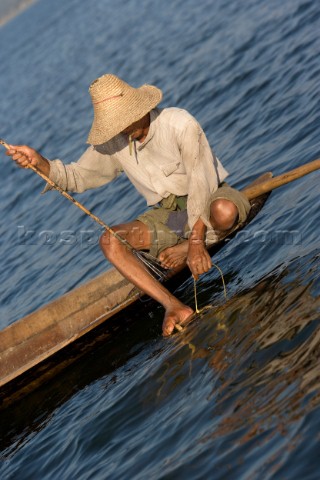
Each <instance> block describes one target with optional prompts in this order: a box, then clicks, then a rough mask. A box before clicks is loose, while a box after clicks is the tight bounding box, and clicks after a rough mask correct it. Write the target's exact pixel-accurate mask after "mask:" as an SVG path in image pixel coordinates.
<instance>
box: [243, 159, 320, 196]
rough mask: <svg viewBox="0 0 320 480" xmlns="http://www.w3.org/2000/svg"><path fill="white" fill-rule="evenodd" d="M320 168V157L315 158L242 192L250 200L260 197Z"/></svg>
mask: <svg viewBox="0 0 320 480" xmlns="http://www.w3.org/2000/svg"><path fill="white" fill-rule="evenodd" d="M319 169H320V159H318V160H313V162H309V163H306V164H305V165H301V167H298V168H295V169H294V170H290V171H289V172H287V173H283V174H282V175H278V176H277V177H273V178H270V179H269V180H266V181H264V182H262V183H258V184H257V185H252V186H251V187H246V188H244V189H243V190H242V193H244V194H245V196H246V197H247V198H248V200H252V199H254V198H257V197H259V196H260V195H262V194H264V193H267V192H271V190H274V189H275V188H278V187H281V186H282V185H286V184H287V183H290V182H293V181H294V180H297V179H298V178H301V177H303V176H304V175H307V174H308V173H311V172H314V171H315V170H319Z"/></svg>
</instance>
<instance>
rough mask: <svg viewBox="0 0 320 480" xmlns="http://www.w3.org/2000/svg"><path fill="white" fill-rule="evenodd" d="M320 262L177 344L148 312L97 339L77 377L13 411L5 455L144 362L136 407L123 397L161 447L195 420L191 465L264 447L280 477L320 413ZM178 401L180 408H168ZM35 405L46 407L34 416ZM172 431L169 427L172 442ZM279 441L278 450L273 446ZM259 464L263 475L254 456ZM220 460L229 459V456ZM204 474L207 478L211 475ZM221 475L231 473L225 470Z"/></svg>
mask: <svg viewBox="0 0 320 480" xmlns="http://www.w3.org/2000/svg"><path fill="white" fill-rule="evenodd" d="M318 258H319V255H316V256H313V258H308V257H305V258H303V259H297V260H296V261H295V262H293V263H292V264H291V266H290V267H287V268H285V269H283V270H282V272H280V273H274V274H273V275H271V276H268V277H267V278H265V279H263V280H262V281H261V282H260V283H259V284H258V285H256V286H254V287H253V288H252V289H250V290H248V291H245V292H243V293H242V294H240V295H238V296H237V297H235V298H232V299H231V300H229V301H228V302H227V303H225V304H222V305H220V306H218V307H212V308H211V309H209V310H207V311H205V312H204V313H203V314H202V315H200V316H199V317H198V318H197V319H196V320H195V321H194V322H193V323H192V324H191V325H189V326H188V327H187V328H186V329H185V331H184V332H183V333H182V334H176V335H174V336H173V337H172V338H171V339H169V340H162V339H159V337H158V327H159V325H158V323H159V319H160V316H158V317H157V316H156V318H154V319H153V320H151V323H150V325H149V328H148V329H146V328H145V324H144V323H143V322H141V321H140V322H139V318H138V315H137V316H136V318H134V315H132V316H131V319H126V320H125V328H124V325H122V327H121V328H120V329H117V327H115V325H111V326H110V328H111V330H112V329H114V331H112V335H109V334H110V332H109V334H108V333H106V332H105V333H104V336H102V337H101V338H100V340H99V338H97V339H96V343H95V341H93V340H92V342H91V349H90V350H89V351H88V350H87V351H86V352H85V355H84V356H83V357H82V359H81V362H79V363H78V364H74V365H73V367H72V370H69V371H65V372H64V373H63V374H62V376H61V377H59V379H55V380H52V381H51V383H49V384H48V385H47V386H45V387H42V388H41V389H40V390H39V391H38V392H36V393H33V394H32V395H30V396H29V397H28V398H27V400H26V401H24V402H23V407H22V406H21V405H20V406H17V405H16V406H15V407H12V409H11V413H10V415H7V417H6V420H5V423H4V424H3V425H4V426H5V430H6V435H5V444H6V449H5V456H8V455H12V454H14V453H15V452H16V451H17V450H18V449H19V448H20V447H21V446H22V445H23V444H25V443H26V442H28V440H30V438H31V437H32V435H33V434H34V432H36V431H39V430H40V429H42V428H43V427H44V426H45V425H46V424H47V423H48V422H50V421H51V417H52V415H53V413H54V411H55V410H56V409H57V408H59V406H60V405H61V404H62V403H63V402H65V401H66V400H67V399H68V398H69V399H70V398H71V402H72V398H73V396H74V401H76V397H77V391H78V392H80V391H82V390H85V389H86V386H87V385H89V384H93V382H97V381H98V384H100V385H101V387H102V385H103V389H104V390H105V391H106V392H108V391H110V390H111V391H112V390H114V389H116V388H117V383H120V384H121V382H122V381H123V378H121V372H120V371H121V366H123V365H125V364H126V367H125V368H126V374H127V373H128V372H129V371H130V375H131V374H132V372H134V371H135V368H137V365H139V369H141V372H140V375H139V378H138V380H137V378H136V379H135V382H134V386H132V387H131V391H130V403H129V404H128V399H126V398H125V397H123V396H122V395H121V396H120V399H119V403H120V405H119V409H121V411H123V413H122V415H124V416H125V418H126V417H128V420H129V418H133V419H134V420H131V421H133V422H134V423H135V422H137V416H139V417H140V415H141V412H143V414H144V415H145V416H146V418H148V416H150V417H151V418H150V421H151V422H152V424H153V428H156V429H157V428H159V429H160V430H161V432H159V438H158V443H159V445H158V447H159V448H160V450H161V448H162V447H161V445H162V444H163V442H172V441H173V440H174V438H175V435H176V428H177V424H179V423H180V422H186V424H187V425H188V429H187V431H189V432H190V429H191V432H192V435H190V436H189V437H190V438H183V452H184V453H183V452H182V455H184V454H186V452H188V455H189V457H190V459H191V458H192V457H193V455H196V454H197V455H198V453H199V450H200V451H201V452H202V454H201V458H206V457H207V456H210V455H211V454H212V449H213V448H214V449H218V450H221V449H222V448H224V449H226V452H227V453H225V455H227V457H228V456H230V455H237V456H239V458H240V457H241V455H242V454H244V453H241V452H242V448H244V446H246V447H248V444H252V447H251V455H253V453H252V452H254V451H255V449H256V448H259V449H263V448H266V454H265V456H266V458H265V459H264V461H263V463H262V464H261V459H260V464H259V465H260V466H259V469H262V470H261V471H264V472H268V471H269V470H268V469H269V468H270V469H272V468H274V469H275V471H277V470H278V469H279V468H280V467H281V465H282V464H283V463H284V462H285V459H286V456H287V455H290V453H291V452H292V451H294V450H296V449H297V448H298V446H299V445H301V443H303V442H304V439H305V436H306V435H308V431H305V426H304V427H303V429H302V426H303V425H304V423H303V420H304V419H305V417H306V416H307V415H308V414H312V412H313V411H315V410H316V409H318V407H319V400H320V389H319V380H320V379H319V371H318V365H319V357H320V328H319V327H320V326H319V323H320V319H319V310H320V299H319V297H318V296H317V295H316V294H315V285H316V283H317V282H318V275H317V262H318ZM191 283H192V282H191V281H190V284H191ZM140 307H141V308H142V309H143V308H146V305H143V304H141V305H140ZM151 307H152V308H151V310H154V305H153V306H152V305H151ZM139 340H140V341H139ZM150 342H151V343H153V348H152V351H151V352H150V351H148V345H150ZM154 342H156V348H155V345H154ZM146 351H147V352H146ZM115 359H117V361H115ZM151 359H152V363H151V365H152V367H150V362H151ZM84 367H85V368H84ZM119 370H120V371H119ZM84 372H86V373H85V374H84ZM88 372H90V373H88ZM122 375H124V372H122ZM134 375H135V374H134ZM172 396H174V397H175V398H176V403H177V404H176V406H174V407H172V405H170V409H169V411H168V408H167V406H168V405H167V402H168V399H170V398H172ZM186 399H188V401H187V402H186ZM34 404H37V405H39V407H40V408H39V407H38V408H37V409H36V410H34V409H33V408H34V407H33V405H34ZM129 405H130V407H129ZM104 408H106V406H105V405H104ZM125 412H127V413H125ZM130 412H131V413H130ZM138 412H140V414H139V415H138ZM155 412H157V416H158V418H155ZM131 415H132V417H130V416H131ZM30 417H32V418H33V421H32V422H31V421H30ZM170 419H171V420H170ZM162 422H163V423H162ZM168 422H169V424H170V425H171V427H170V428H168ZM172 422H173V423H172ZM163 424H166V425H167V428H166V434H165V435H164V432H163V428H164V427H163V426H161V425H163ZM173 425H174V426H175V427H173ZM100 428H101V427H99V425H98V424H95V435H97V436H99V431H100V430H99V429H100ZM108 428H109V427H108ZM309 428H312V425H310V426H309ZM130 431H131V436H132V435H133V438H134V441H135V442H136V444H137V447H138V446H139V445H140V446H141V447H142V444H143V443H144V442H145V439H142V438H141V437H140V436H139V435H138V433H136V434H132V430H130ZM161 435H162V436H163V438H161ZM175 441H176V439H175ZM272 442H274V443H275V445H277V447H276V448H275V449H272V448H271V447H270V445H271V444H272ZM10 443H11V446H10ZM151 444H152V441H151ZM4 446H5V445H3V447H4ZM267 447H268V448H267ZM180 453H181V452H180ZM237 458H238V457H237ZM171 460H172V462H177V463H176V466H175V468H177V472H178V473H179V472H180V473H181V474H182V473H183V472H184V470H185V469H186V468H187V464H183V462H181V465H180V462H179V461H178V460H177V458H174V459H173V458H172V459H171ZM139 461H142V460H139V456H138V458H137V459H136V462H138V464H139ZM251 461H252V468H253V472H254V471H255V464H254V458H252V460H251ZM210 462H211V468H212V464H213V465H214V463H215V462H214V460H212V458H211V460H210ZM217 462H218V463H219V462H220V463H221V462H222V457H221V451H220V456H219V461H218V460H217ZM169 463H170V462H169ZM179 465H180V467H179ZM168 468H169V467H168ZM170 468H171V467H170ZM180 468H181V471H180V470H179V469H180ZM203 468H204V470H203V472H202V473H203V474H205V473H208V472H205V467H203ZM219 468H222V471H223V472H224V473H226V472H227V471H228V469H227V467H226V466H225V465H224V466H223V467H222V466H221V465H220V466H219ZM233 468H234V466H233ZM256 473H257V472H256Z"/></svg>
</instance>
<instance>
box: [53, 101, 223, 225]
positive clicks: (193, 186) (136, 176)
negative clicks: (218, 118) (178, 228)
mask: <svg viewBox="0 0 320 480" xmlns="http://www.w3.org/2000/svg"><path fill="white" fill-rule="evenodd" d="M150 120H151V122H150V128H149V131H148V135H147V137H146V139H145V140H144V142H143V143H139V142H134V145H133V148H132V152H131V154H130V149H129V144H128V136H125V135H124V134H119V135H117V136H116V137H114V138H113V139H112V140H110V141H109V142H107V143H105V144H103V145H96V146H90V147H89V148H88V149H87V150H86V151H85V152H84V154H83V155H82V156H81V157H80V159H79V160H78V161H77V162H76V163H71V164H68V165H65V164H63V163H62V162H61V161H60V160H52V161H50V179H51V180H53V181H54V182H55V183H57V184H58V185H59V186H60V187H61V188H63V189H64V190H68V191H70V192H78V193H81V192H83V191H85V190H88V189H90V188H96V187H100V186H102V185H104V184H107V183H109V182H110V181H112V180H113V179H114V178H116V177H117V175H119V174H120V173H121V172H125V173H126V175H127V176H128V178H129V180H130V181H131V182H132V183H133V185H134V186H135V187H136V189H137V190H138V191H139V192H140V193H141V195H143V196H144V198H145V199H146V201H147V204H148V205H155V204H157V203H158V202H160V201H161V200H162V199H163V198H166V197H168V196H169V195H170V194H172V193H173V194H175V195H178V196H181V195H188V202H187V210H188V224H189V227H190V228H191V229H192V228H193V225H194V224H195V222H196V221H197V220H198V219H199V218H201V219H202V220H203V222H204V223H205V224H206V225H207V226H208V227H209V228H212V227H211V224H210V222H209V205H210V196H211V194H212V193H213V192H215V191H216V190H217V188H218V185H219V184H220V183H221V182H222V181H223V180H224V179H225V178H226V176H227V175H228V173H227V171H226V170H225V169H224V168H223V166H222V164H221V163H220V161H219V160H218V158H217V157H216V156H215V155H214V153H213V152H212V150H211V148H210V146H209V143H208V141H207V138H206V136H205V134H204V132H203V130H202V128H201V127H200V125H199V123H198V122H197V121H196V120H195V119H194V117H193V116H192V115H190V114H189V113H188V112H187V111H185V110H182V109H179V108H164V109H159V108H155V109H154V110H152V111H151V112H150Z"/></svg>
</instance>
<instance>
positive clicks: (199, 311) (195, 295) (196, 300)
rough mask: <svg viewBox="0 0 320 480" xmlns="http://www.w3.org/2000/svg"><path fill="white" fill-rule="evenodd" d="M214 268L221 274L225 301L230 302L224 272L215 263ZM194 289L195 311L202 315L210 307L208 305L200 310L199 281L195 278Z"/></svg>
mask: <svg viewBox="0 0 320 480" xmlns="http://www.w3.org/2000/svg"><path fill="white" fill-rule="evenodd" d="M212 266H213V267H215V268H216V269H217V270H218V271H219V273H220V276H221V281H222V285H223V294H224V298H225V300H226V301H227V300H228V296H227V288H226V283H225V281H224V275H223V272H222V270H221V268H220V267H218V265H216V264H215V263H213V264H212ZM193 289H194V303H195V311H196V313H197V314H199V313H202V312H203V311H204V310H207V309H208V308H209V305H206V306H205V307H203V308H201V309H200V310H199V308H198V298H197V281H196V279H195V277H193Z"/></svg>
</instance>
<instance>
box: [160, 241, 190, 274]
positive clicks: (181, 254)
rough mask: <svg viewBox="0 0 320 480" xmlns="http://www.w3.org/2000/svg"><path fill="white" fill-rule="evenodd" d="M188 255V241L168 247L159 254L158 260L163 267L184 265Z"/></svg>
mask: <svg viewBox="0 0 320 480" xmlns="http://www.w3.org/2000/svg"><path fill="white" fill-rule="evenodd" d="M187 255H188V241H185V242H183V243H179V244H178V245H174V246H173V247H168V248H166V249H165V250H163V251H162V252H161V253H160V255H159V260H160V262H161V264H162V266H163V267H165V268H176V267H180V266H185V265H186V261H187Z"/></svg>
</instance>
